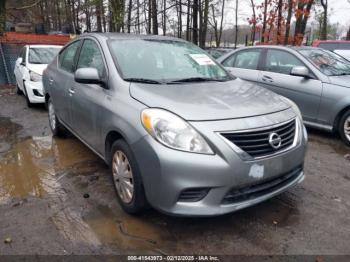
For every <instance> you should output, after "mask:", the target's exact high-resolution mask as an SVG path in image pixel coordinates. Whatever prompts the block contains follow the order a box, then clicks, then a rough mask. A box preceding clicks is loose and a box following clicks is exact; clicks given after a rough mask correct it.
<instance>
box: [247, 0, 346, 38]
mask: <svg viewBox="0 0 350 262" xmlns="http://www.w3.org/2000/svg"><path fill="white" fill-rule="evenodd" d="M290 1H292V0H290ZM349 1H350V0H349ZM250 5H251V8H252V13H253V16H252V34H251V37H250V41H251V42H252V43H253V44H254V41H255V34H256V23H257V17H256V10H255V3H254V0H250Z"/></svg>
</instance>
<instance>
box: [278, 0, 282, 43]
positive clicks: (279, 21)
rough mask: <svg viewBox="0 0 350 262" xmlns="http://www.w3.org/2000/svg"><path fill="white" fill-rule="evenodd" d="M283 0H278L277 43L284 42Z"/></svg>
mask: <svg viewBox="0 0 350 262" xmlns="http://www.w3.org/2000/svg"><path fill="white" fill-rule="evenodd" d="M282 5H283V0H279V1H278V17H277V44H278V45H279V44H281V43H282V32H281V30H282V8H283V6H282Z"/></svg>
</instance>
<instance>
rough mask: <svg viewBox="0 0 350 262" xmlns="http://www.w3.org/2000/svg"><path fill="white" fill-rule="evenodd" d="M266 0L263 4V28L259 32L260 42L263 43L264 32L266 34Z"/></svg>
mask: <svg viewBox="0 0 350 262" xmlns="http://www.w3.org/2000/svg"><path fill="white" fill-rule="evenodd" d="M267 2H268V1H267V0H265V2H264V14H263V16H264V18H263V27H262V32H261V42H262V43H265V32H266V19H267Z"/></svg>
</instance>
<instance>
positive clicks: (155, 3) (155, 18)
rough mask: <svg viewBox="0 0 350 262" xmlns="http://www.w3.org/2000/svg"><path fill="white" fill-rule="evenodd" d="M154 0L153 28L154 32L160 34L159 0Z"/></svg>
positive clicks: (152, 0)
mask: <svg viewBox="0 0 350 262" xmlns="http://www.w3.org/2000/svg"><path fill="white" fill-rule="evenodd" d="M151 2H152V9H151V10H152V29H153V34H154V35H158V13H157V0H151Z"/></svg>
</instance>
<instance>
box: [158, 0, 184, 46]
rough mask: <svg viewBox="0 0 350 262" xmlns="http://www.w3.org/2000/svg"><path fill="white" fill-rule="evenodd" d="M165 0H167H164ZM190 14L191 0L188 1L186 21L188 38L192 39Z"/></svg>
mask: <svg viewBox="0 0 350 262" xmlns="http://www.w3.org/2000/svg"><path fill="white" fill-rule="evenodd" d="M164 1H165V0H164ZM190 14H191V1H190V0H188V1H187V21H186V40H187V41H190V36H191V35H190V26H191V25H190V22H191V19H190Z"/></svg>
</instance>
